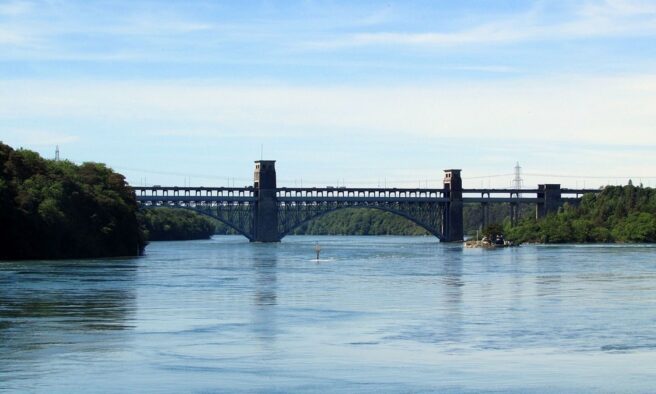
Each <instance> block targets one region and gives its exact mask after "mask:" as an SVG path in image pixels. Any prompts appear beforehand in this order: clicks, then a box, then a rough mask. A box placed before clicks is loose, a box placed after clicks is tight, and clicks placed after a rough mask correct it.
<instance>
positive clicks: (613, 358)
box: [0, 237, 656, 393]
mask: <svg viewBox="0 0 656 394" xmlns="http://www.w3.org/2000/svg"><path fill="white" fill-rule="evenodd" d="M315 240H319V242H320V243H321V245H322V246H323V251H322V261H320V262H318V263H317V262H316V261H312V258H313V253H314V252H313V246H314V242H315ZM147 252H148V255H147V256H145V257H143V258H136V259H103V260H69V261H57V262H51V261H48V262H46V261H31V262H9V263H0V391H2V390H3V389H6V390H8V391H11V392H14V391H16V392H135V391H136V392H172V393H173V392H189V391H192V392H216V391H225V392H234V391H236V390H243V391H265V392H271V391H275V392H287V391H309V392H325V391H339V392H353V391H357V392H381V391H383V392H422V391H441V392H444V391H451V392H479V391H497V392H508V391H511V392H512V391H514V392H526V391H533V392H536V391H537V392H561V391H569V392H618V391H619V392H653V391H654V390H655V389H656V247H654V246H558V247H553V246H548V247H547V246H526V247H521V248H515V249H506V250H493V251H489V250H478V249H463V248H462V246H456V245H440V244H439V243H437V242H436V241H435V240H434V239H432V238H421V237H419V238H416V237H409V238H404V237H288V238H285V240H284V242H283V243H281V244H274V245H261V244H249V243H248V242H247V241H245V240H244V239H242V238H239V237H216V238H215V239H213V240H210V241H190V242H156V243H153V244H151V245H150V246H149V247H148V249H147Z"/></svg>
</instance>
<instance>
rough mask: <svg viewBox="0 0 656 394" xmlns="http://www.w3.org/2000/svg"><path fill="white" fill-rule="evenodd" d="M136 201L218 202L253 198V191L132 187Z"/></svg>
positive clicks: (246, 188) (252, 189) (244, 188)
mask: <svg viewBox="0 0 656 394" xmlns="http://www.w3.org/2000/svg"><path fill="white" fill-rule="evenodd" d="M132 190H134V193H135V195H136V196H137V199H140V200H141V199H144V200H146V199H147V198H148V197H160V198H161V197H166V198H173V197H184V198H185V199H193V198H202V199H203V200H212V198H215V201H219V200H221V199H222V198H237V197H238V198H253V197H254V196H255V189H254V188H253V187H252V186H249V187H203V186H199V187H177V186H149V187H144V186H134V187H132Z"/></svg>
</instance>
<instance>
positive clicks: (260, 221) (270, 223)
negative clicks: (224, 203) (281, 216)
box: [251, 160, 281, 242]
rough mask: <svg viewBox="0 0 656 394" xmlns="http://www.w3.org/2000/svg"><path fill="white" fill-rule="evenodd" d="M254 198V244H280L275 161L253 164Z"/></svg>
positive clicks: (261, 161)
mask: <svg viewBox="0 0 656 394" xmlns="http://www.w3.org/2000/svg"><path fill="white" fill-rule="evenodd" d="M253 186H254V188H255V198H257V201H256V202H255V204H254V206H253V234H252V239H251V241H254V242H280V239H281V237H280V234H278V201H277V199H276V161H275V160H258V161H256V162H255V180H254V184H253Z"/></svg>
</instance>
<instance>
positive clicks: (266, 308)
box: [252, 244, 279, 345]
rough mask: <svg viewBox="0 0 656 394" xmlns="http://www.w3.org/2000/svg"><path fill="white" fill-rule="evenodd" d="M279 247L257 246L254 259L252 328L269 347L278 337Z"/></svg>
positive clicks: (274, 245)
mask: <svg viewBox="0 0 656 394" xmlns="http://www.w3.org/2000/svg"><path fill="white" fill-rule="evenodd" d="M278 246H279V245H276V244H273V245H257V246H256V249H255V251H256V253H255V254H254V256H253V258H252V260H253V267H254V274H255V297H254V307H253V324H252V327H253V330H254V332H255V333H256V335H257V337H258V338H259V339H260V340H261V341H262V342H264V343H265V344H267V345H270V344H271V343H272V342H273V341H274V340H275V336H276V309H275V306H276V298H277V295H276V275H277V261H278Z"/></svg>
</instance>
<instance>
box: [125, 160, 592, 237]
mask: <svg viewBox="0 0 656 394" xmlns="http://www.w3.org/2000/svg"><path fill="white" fill-rule="evenodd" d="M443 185H444V187H443V188H441V189H428V188H426V189H422V188H401V189H400V188H347V187H322V188H315V187H306V188H297V187H293V188H289V187H282V188H279V187H277V185H276V169H275V161H274V160H259V161H256V162H255V180H254V183H253V186H248V187H178V186H170V187H162V186H152V187H139V186H136V187H133V188H132V189H133V190H134V192H135V195H136V198H137V202H138V203H139V204H140V205H141V206H142V207H143V208H151V207H160V206H167V207H176V208H183V209H189V210H193V211H196V212H198V213H201V214H203V215H207V216H210V217H213V218H215V219H217V220H219V221H221V222H223V223H225V224H226V225H228V226H230V227H231V228H233V229H234V230H235V231H237V232H239V233H240V234H242V235H244V236H245V237H246V238H248V239H249V240H250V241H252V242H279V241H280V240H281V239H282V238H283V237H284V236H285V235H287V234H289V233H290V232H291V231H293V230H294V229H295V228H297V227H299V226H300V225H302V224H304V223H306V222H308V221H310V220H312V219H314V218H317V217H319V216H322V215H324V214H326V213H329V212H333V211H336V210H338V209H343V208H373V209H379V210H383V211H387V212H391V213H394V214H397V215H400V216H403V217H405V218H406V219H408V220H410V221H412V222H414V223H416V224H417V225H418V226H420V227H422V228H424V229H425V230H426V231H428V232H429V233H430V234H432V235H434V236H435V237H437V238H439V239H440V241H442V242H459V241H462V240H463V238H464V231H463V214H462V208H463V204H467V203H476V204H481V206H482V207H483V209H482V218H481V220H482V222H483V224H486V222H487V221H488V207H489V204H491V203H508V204H509V205H510V207H511V209H510V213H511V219H512V220H513V221H516V220H517V214H518V209H517V206H518V205H519V204H527V203H529V204H535V206H536V215H537V216H538V217H541V216H544V215H546V214H547V213H549V212H554V211H557V210H558V208H560V207H561V206H562V205H563V204H564V203H565V202H567V201H571V202H575V201H578V199H580V197H581V196H582V195H584V194H586V193H595V192H598V191H599V190H597V189H563V188H561V187H560V185H558V184H545V185H539V186H538V188H537V189H463V188H462V179H461V177H460V170H445V171H444V182H443ZM529 196H530V197H529Z"/></svg>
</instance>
